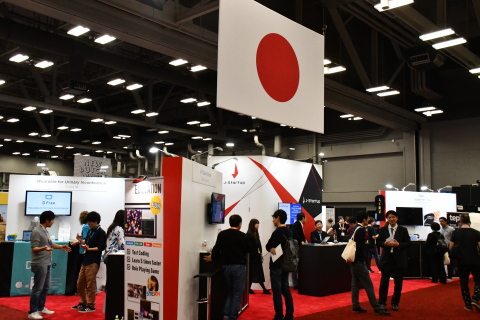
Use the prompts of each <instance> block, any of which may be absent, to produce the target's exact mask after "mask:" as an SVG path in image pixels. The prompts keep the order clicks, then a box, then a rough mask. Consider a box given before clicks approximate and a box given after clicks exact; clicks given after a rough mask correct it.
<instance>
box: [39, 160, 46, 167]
mask: <svg viewBox="0 0 480 320" xmlns="http://www.w3.org/2000/svg"><path fill="white" fill-rule="evenodd" d="M37 167H45V163H44V162H42V161H38V163H37Z"/></svg>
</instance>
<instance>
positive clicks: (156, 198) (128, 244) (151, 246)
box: [125, 178, 163, 320]
mask: <svg viewBox="0 0 480 320" xmlns="http://www.w3.org/2000/svg"><path fill="white" fill-rule="evenodd" d="M132 181H133V180H131V179H128V180H126V181H125V226H126V228H125V315H126V317H125V318H126V319H152V320H160V319H163V305H162V303H161V302H162V299H163V196H162V189H163V179H162V178H149V179H148V180H145V181H142V182H139V183H133V182H132Z"/></svg>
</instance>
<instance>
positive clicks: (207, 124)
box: [200, 123, 212, 127]
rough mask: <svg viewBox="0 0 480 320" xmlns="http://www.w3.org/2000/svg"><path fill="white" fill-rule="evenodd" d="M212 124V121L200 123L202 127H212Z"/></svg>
mask: <svg viewBox="0 0 480 320" xmlns="http://www.w3.org/2000/svg"><path fill="white" fill-rule="evenodd" d="M211 125H212V124H210V123H202V124H200V127H210V126H211Z"/></svg>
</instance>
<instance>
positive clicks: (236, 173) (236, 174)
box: [232, 163, 238, 179]
mask: <svg viewBox="0 0 480 320" xmlns="http://www.w3.org/2000/svg"><path fill="white" fill-rule="evenodd" d="M232 176H233V179H235V178H236V177H237V176H238V168H237V164H236V163H235V171H234V172H233V174H232Z"/></svg>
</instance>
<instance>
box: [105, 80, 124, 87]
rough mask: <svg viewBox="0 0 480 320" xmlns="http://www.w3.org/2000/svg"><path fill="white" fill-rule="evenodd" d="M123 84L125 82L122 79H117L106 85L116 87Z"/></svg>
mask: <svg viewBox="0 0 480 320" xmlns="http://www.w3.org/2000/svg"><path fill="white" fill-rule="evenodd" d="M124 82H125V80H124V79H120V78H118V79H114V80H111V81H109V82H107V84H109V85H111V86H116V85H119V84H122V83H124Z"/></svg>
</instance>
